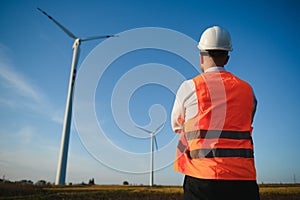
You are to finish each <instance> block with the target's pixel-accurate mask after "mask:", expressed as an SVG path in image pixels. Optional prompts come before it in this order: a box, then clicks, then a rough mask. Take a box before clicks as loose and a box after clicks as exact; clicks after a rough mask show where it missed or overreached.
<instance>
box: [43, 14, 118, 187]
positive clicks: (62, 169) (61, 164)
mask: <svg viewBox="0 0 300 200" xmlns="http://www.w3.org/2000/svg"><path fill="white" fill-rule="evenodd" d="M37 9H38V10H39V11H40V12H42V13H43V14H44V15H46V16H47V17H48V18H49V19H50V20H52V21H53V22H54V23H55V24H56V25H57V26H58V27H59V28H60V29H62V30H63V31H64V32H65V33H66V34H67V35H68V36H69V37H71V38H73V39H74V40H75V41H74V44H73V58H72V67H71V73H70V81H69V88H68V96H67V102H66V110H65V118H64V125H63V131H62V139H61V147H60V154H59V160H58V167H57V174H56V180H55V184H56V185H64V184H65V181H66V170H67V159H68V149H69V140H70V127H71V117H72V101H73V88H74V83H75V78H76V69H77V64H78V58H79V53H80V48H79V47H80V43H81V42H83V41H89V40H95V39H103V38H109V37H115V35H105V36H93V37H86V38H79V37H76V36H75V35H74V34H73V33H72V32H71V31H69V30H68V29H66V28H65V27H64V26H63V25H61V24H60V23H59V22H58V21H56V20H55V19H54V18H53V17H51V16H50V15H48V14H47V13H46V12H45V11H43V10H42V9H40V8H37Z"/></svg>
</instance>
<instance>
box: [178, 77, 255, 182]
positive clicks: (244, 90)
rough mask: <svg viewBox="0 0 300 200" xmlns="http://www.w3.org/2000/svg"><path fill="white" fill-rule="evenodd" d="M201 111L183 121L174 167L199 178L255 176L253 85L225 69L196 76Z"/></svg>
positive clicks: (247, 177) (228, 178)
mask: <svg viewBox="0 0 300 200" xmlns="http://www.w3.org/2000/svg"><path fill="white" fill-rule="evenodd" d="M193 81H194V84H195V90H196V95H197V99H198V114H197V115H196V116H195V117H194V118H192V119H190V120H187V121H186V122H185V123H184V133H181V134H180V139H179V143H178V146H177V150H176V159H175V162H174V169H175V170H177V171H179V172H181V173H183V174H186V175H189V176H193V177H197V178H202V179H214V180H256V170H255V165H254V152H253V142H252V137H251V136H252V126H251V124H252V120H253V115H254V112H255V106H254V105H255V104H256V100H255V97H254V94H253V91H252V88H251V86H250V85H249V84H248V83H246V82H245V81H243V80H241V79H239V78H237V77H236V76H234V75H232V74H231V73H229V72H226V71H218V72H207V73H203V74H201V75H199V76H197V77H195V78H194V79H193Z"/></svg>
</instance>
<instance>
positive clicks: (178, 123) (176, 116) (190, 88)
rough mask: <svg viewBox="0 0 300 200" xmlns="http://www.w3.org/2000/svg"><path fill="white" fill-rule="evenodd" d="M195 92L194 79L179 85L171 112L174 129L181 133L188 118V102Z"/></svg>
mask: <svg viewBox="0 0 300 200" xmlns="http://www.w3.org/2000/svg"><path fill="white" fill-rule="evenodd" d="M193 93H194V83H193V80H187V81H184V82H183V83H182V84H181V86H180V87H179V89H178V91H177V94H176V98H175V101H174V105H173V109H172V113H171V126H172V130H173V131H174V132H176V133H181V132H182V131H183V128H184V122H185V118H186V102H187V100H189V98H190V97H191V95H192V94H193Z"/></svg>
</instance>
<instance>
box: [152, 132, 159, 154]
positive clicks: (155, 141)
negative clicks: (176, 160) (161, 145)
mask: <svg viewBox="0 0 300 200" xmlns="http://www.w3.org/2000/svg"><path fill="white" fill-rule="evenodd" d="M153 137H154V143H155V147H156V151H158V145H157V140H156V137H155V135H153Z"/></svg>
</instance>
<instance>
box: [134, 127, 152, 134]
mask: <svg viewBox="0 0 300 200" xmlns="http://www.w3.org/2000/svg"><path fill="white" fill-rule="evenodd" d="M136 127H137V128H138V129H141V130H143V131H145V132H147V133H150V134H151V133H152V132H153V131H149V130H147V129H144V128H142V127H139V126H136Z"/></svg>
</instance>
